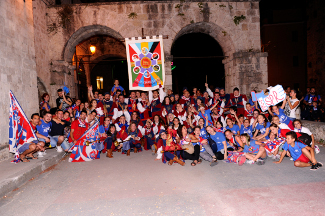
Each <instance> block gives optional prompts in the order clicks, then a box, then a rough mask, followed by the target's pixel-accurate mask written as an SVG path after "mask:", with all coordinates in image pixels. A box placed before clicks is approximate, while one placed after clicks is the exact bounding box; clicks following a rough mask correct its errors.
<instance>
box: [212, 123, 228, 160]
mask: <svg viewBox="0 0 325 216" xmlns="http://www.w3.org/2000/svg"><path fill="white" fill-rule="evenodd" d="M206 130H207V132H208V133H209V134H210V138H211V139H212V140H213V141H214V142H215V146H216V148H213V146H211V148H212V150H213V152H214V154H215V155H216V157H217V159H218V160H224V159H227V156H228V155H227V152H228V151H233V148H231V147H230V146H227V142H226V137H225V135H224V134H223V133H221V132H216V131H215V130H214V129H213V127H212V126H207V127H206Z"/></svg>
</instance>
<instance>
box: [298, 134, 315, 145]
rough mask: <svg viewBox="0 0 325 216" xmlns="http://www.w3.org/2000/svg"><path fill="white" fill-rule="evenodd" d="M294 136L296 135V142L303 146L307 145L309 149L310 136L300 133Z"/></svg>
mask: <svg viewBox="0 0 325 216" xmlns="http://www.w3.org/2000/svg"><path fill="white" fill-rule="evenodd" d="M296 134H297V137H298V138H297V141H298V142H301V143H303V144H305V145H308V146H309V147H310V144H311V142H312V138H311V136H309V135H308V134H306V133H301V132H296ZM299 135H300V136H299Z"/></svg>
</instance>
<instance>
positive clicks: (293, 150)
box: [282, 142, 306, 161]
mask: <svg viewBox="0 0 325 216" xmlns="http://www.w3.org/2000/svg"><path fill="white" fill-rule="evenodd" d="M305 147H306V145H304V144H302V143H301V142H295V146H294V147H292V146H291V145H290V144H288V143H287V142H285V143H284V144H283V147H282V149H283V150H286V151H288V150H289V152H290V154H291V157H292V159H293V160H294V161H296V160H297V159H298V158H299V157H300V156H301V154H302V151H301V150H302V149H303V148H305Z"/></svg>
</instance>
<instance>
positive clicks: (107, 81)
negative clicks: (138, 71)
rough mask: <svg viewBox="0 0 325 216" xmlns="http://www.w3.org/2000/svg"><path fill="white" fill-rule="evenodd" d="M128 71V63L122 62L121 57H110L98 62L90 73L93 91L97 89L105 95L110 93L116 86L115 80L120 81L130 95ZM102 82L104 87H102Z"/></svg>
mask: <svg viewBox="0 0 325 216" xmlns="http://www.w3.org/2000/svg"><path fill="white" fill-rule="evenodd" d="M127 70H128V68H127V62H126V60H121V57H110V58H107V59H104V60H102V61H100V62H98V63H97V64H96V65H95V66H94V68H93V69H92V70H91V73H90V74H91V75H90V76H91V85H92V86H93V90H95V89H97V90H98V91H99V92H100V93H103V94H104V93H105V92H110V91H111V89H112V87H113V85H114V79H118V80H119V82H120V85H121V86H122V87H123V88H124V89H125V91H126V93H128V90H129V78H128V71H127ZM98 79H99V80H98ZM101 79H102V80H101ZM101 82H102V85H100V83H101Z"/></svg>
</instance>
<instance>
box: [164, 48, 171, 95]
mask: <svg viewBox="0 0 325 216" xmlns="http://www.w3.org/2000/svg"><path fill="white" fill-rule="evenodd" d="M172 61H173V56H172V55H166V54H165V76H166V77H165V91H167V89H173V79H172V67H171V63H172Z"/></svg>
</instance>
